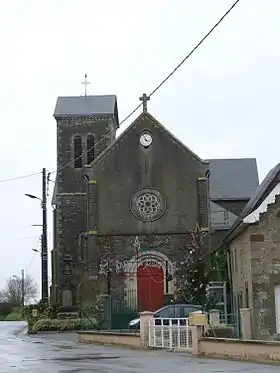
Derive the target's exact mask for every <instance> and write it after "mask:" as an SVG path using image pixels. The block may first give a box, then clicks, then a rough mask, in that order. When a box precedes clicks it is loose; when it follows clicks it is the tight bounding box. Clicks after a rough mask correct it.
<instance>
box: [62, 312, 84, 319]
mask: <svg viewBox="0 0 280 373" xmlns="http://www.w3.org/2000/svg"><path fill="white" fill-rule="evenodd" d="M78 317H79V312H58V314H57V319H59V320H66V319H77V318H78Z"/></svg>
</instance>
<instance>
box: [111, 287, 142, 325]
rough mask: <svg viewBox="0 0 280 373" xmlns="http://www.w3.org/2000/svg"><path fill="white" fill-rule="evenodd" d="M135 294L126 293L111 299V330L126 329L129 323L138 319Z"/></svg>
mask: <svg viewBox="0 0 280 373" xmlns="http://www.w3.org/2000/svg"><path fill="white" fill-rule="evenodd" d="M138 317H139V313H138V308H137V293H136V292H135V291H127V292H124V293H122V294H118V295H113V296H112V299H111V329H115V330H116V329H118V330H121V329H128V323H129V321H131V320H133V319H135V318H138Z"/></svg>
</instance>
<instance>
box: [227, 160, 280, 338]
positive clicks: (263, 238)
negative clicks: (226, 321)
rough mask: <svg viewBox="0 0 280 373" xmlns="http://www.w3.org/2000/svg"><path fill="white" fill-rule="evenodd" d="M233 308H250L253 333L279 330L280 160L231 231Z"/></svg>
mask: <svg viewBox="0 0 280 373" xmlns="http://www.w3.org/2000/svg"><path fill="white" fill-rule="evenodd" d="M224 245H226V247H227V248H228V251H229V258H230V261H229V262H230V271H229V273H230V278H231V286H232V297H233V305H234V310H235V312H236V313H237V315H239V311H240V309H242V308H250V310H251V328H252V330H251V335H252V338H254V339H271V338H272V336H273V335H275V334H276V333H278V334H279V333H280V164H278V165H276V166H275V167H274V168H273V169H272V170H271V171H270V172H269V173H268V175H267V176H266V178H265V179H264V180H263V182H262V183H261V185H260V186H259V188H258V189H257V190H256V192H255V193H254V195H253V196H252V198H251V199H250V201H249V202H248V204H247V205H246V206H245V208H244V209H243V211H242V212H241V214H240V216H239V218H238V219H237V220H236V222H235V223H234V224H233V226H232V228H231V229H230V231H229V232H228V234H227V236H226V238H225V240H224Z"/></svg>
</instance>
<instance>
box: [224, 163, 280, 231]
mask: <svg viewBox="0 0 280 373" xmlns="http://www.w3.org/2000/svg"><path fill="white" fill-rule="evenodd" d="M279 175H280V163H278V164H277V165H276V166H275V167H273V168H272V169H271V170H270V171H269V173H268V174H267V175H266V177H265V178H264V180H263V181H262V183H261V185H260V186H259V187H258V188H257V190H256V191H255V193H253V194H252V197H251V198H250V200H249V201H248V203H247V204H246V206H245V207H244V209H243V210H242V211H241V214H240V215H239V217H238V218H237V219H236V221H235V223H234V224H233V226H232V228H231V229H230V231H229V233H228V235H227V237H228V236H229V235H231V234H232V232H233V231H234V230H235V229H236V228H237V227H238V226H239V225H240V224H241V223H242V222H243V219H244V218H245V217H246V216H248V215H249V214H251V213H252V212H253V211H255V210H256V209H257V208H258V207H259V206H260V205H261V203H262V202H263V201H264V200H265V198H266V197H267V196H268V195H269V194H270V192H271V190H273V189H274V187H275V185H276V184H277V183H278V182H279Z"/></svg>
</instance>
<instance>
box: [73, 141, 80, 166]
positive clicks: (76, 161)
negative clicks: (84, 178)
mask: <svg viewBox="0 0 280 373" xmlns="http://www.w3.org/2000/svg"><path fill="white" fill-rule="evenodd" d="M74 167H75V168H82V139H81V137H80V136H76V137H74Z"/></svg>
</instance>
